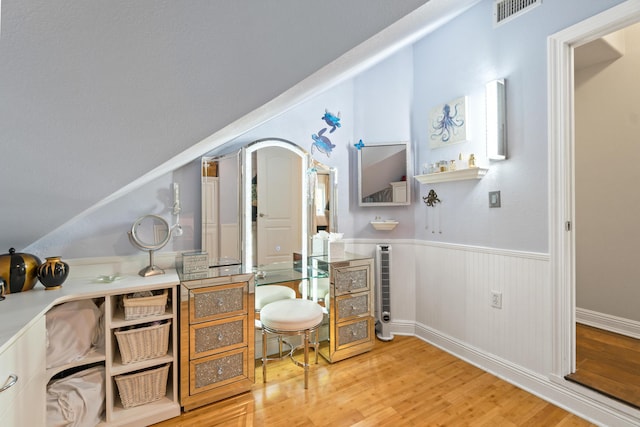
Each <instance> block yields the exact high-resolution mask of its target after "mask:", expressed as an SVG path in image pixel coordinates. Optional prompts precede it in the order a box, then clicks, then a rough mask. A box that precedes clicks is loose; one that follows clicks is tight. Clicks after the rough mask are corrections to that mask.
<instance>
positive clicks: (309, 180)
mask: <svg viewBox="0 0 640 427" xmlns="http://www.w3.org/2000/svg"><path fill="white" fill-rule="evenodd" d="M336 201H337V171H336V170H335V168H332V167H328V166H326V165H323V164H322V163H320V162H317V161H314V160H313V159H311V157H310V155H309V154H308V153H307V152H306V151H305V150H304V149H302V148H301V147H299V146H297V145H296V144H294V143H292V142H290V141H286V140H283V139H279V138H270V139H263V140H258V141H254V142H251V143H249V144H247V145H246V146H245V147H243V148H242V149H241V150H239V151H236V152H234V153H231V154H226V155H217V156H216V155H211V156H205V157H203V158H202V249H203V250H204V251H207V253H208V254H209V265H210V266H214V265H219V264H222V263H226V262H228V261H229V259H235V260H241V261H242V263H243V264H244V265H245V266H247V268H248V269H251V268H252V267H255V266H258V265H265V264H272V263H277V262H291V261H292V260H293V257H294V253H299V254H300V256H302V254H303V253H304V254H305V255H304V256H306V254H307V248H308V245H309V241H310V239H311V236H312V235H314V234H316V233H317V232H318V231H320V230H325V231H327V232H337V231H338V228H337V227H338V223H337V206H336Z"/></svg>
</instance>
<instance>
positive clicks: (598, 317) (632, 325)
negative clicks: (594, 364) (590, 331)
mask: <svg viewBox="0 0 640 427" xmlns="http://www.w3.org/2000/svg"><path fill="white" fill-rule="evenodd" d="M576 322H578V323H582V324H584V325H588V326H593V327H594V328H598V329H604V330H605V331H610V332H615V333H616V334H621V335H626V336H628V337H631V338H635V339H640V322H636V321H635V320H630V319H625V318H622V317H617V316H612V315H610V314H606V313H599V312H597V311H592V310H587V309H586V308H578V307H576Z"/></svg>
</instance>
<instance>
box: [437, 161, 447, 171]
mask: <svg viewBox="0 0 640 427" xmlns="http://www.w3.org/2000/svg"><path fill="white" fill-rule="evenodd" d="M438 165H439V170H440V172H446V171H448V170H449V163H447V161H446V160H440V162H439V163H438Z"/></svg>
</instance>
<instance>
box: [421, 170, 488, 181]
mask: <svg viewBox="0 0 640 427" xmlns="http://www.w3.org/2000/svg"><path fill="white" fill-rule="evenodd" d="M487 172H489V169H486V168H468V169H460V170H455V171H449V172H436V173H429V174H425V175H416V176H414V178H415V179H417V180H418V182H420V183H421V184H431V183H436V182H449V181H466V180H471V179H482V177H484V176H485V175H486V174H487Z"/></svg>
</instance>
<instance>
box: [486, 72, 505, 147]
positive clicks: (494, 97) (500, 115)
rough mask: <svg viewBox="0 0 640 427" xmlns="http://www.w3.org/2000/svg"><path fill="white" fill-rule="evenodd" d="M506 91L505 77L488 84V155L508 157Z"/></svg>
mask: <svg viewBox="0 0 640 427" xmlns="http://www.w3.org/2000/svg"><path fill="white" fill-rule="evenodd" d="M505 95H506V93H505V81H504V79H500V80H493V81H490V82H489V83H487V84H486V96H487V157H488V158H489V160H504V159H506V158H507V126H506V124H507V123H506V96H505Z"/></svg>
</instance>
